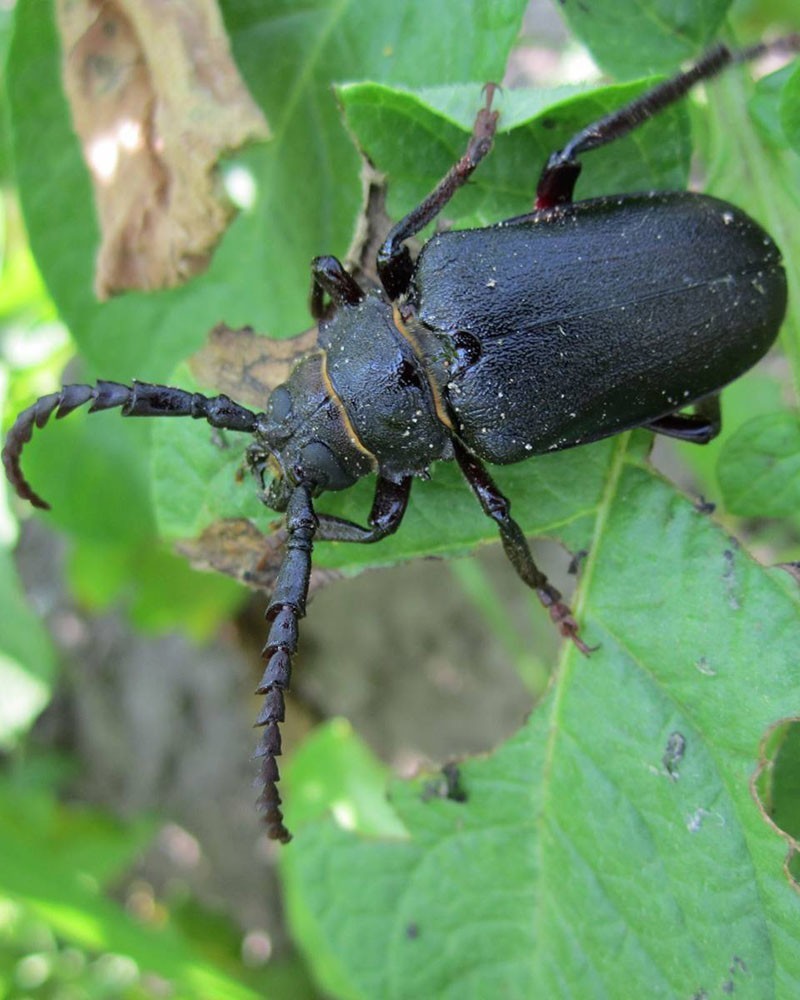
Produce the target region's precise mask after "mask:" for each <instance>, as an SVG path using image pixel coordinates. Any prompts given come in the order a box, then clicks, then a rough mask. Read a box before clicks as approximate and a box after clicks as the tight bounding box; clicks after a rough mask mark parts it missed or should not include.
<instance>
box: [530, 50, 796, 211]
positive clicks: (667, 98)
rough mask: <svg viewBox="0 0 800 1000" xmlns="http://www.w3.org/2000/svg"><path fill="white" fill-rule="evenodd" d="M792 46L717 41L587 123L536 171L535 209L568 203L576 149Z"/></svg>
mask: <svg viewBox="0 0 800 1000" xmlns="http://www.w3.org/2000/svg"><path fill="white" fill-rule="evenodd" d="M798 48H800V34H797V35H788V36H786V37H785V38H781V39H778V40H777V41H775V42H772V43H763V44H760V45H753V46H750V47H749V48H746V49H742V50H740V51H738V52H736V51H732V50H731V49H729V48H728V46H727V45H717V46H715V47H714V48H713V49H709V51H708V52H706V53H705V54H704V55H702V56H701V57H700V59H698V61H697V62H696V63H695V64H694V65H693V66H691V67H690V68H689V69H687V70H686V71H685V72H683V73H678V74H677V75H676V76H673V77H671V78H670V79H669V80H665V81H664V82H663V83H659V84H658V85H657V86H655V87H653V88H652V89H651V90H648V91H646V92H645V93H644V94H642V95H641V96H640V97H637V98H635V100H633V101H630V102H629V103H628V104H625V105H623V106H622V107H621V108H617V110H616V111H612V112H611V113H610V114H607V115H605V116H604V117H602V118H599V119H598V120H597V121H596V122H592V123H591V125H587V126H586V128H583V129H581V131H580V132H578V133H577V134H576V135H574V136H573V137H572V138H571V139H570V141H569V142H568V143H567V145H566V146H564V148H563V149H561V150H559V151H558V152H557V153H553V154H552V156H551V157H550V159H549V160H548V161H547V164H546V166H545V168H544V170H543V171H542V174H541V177H540V178H539V184H538V186H537V188H536V210H537V211H540V210H542V209H546V208H552V207H553V206H554V205H564V204H568V203H569V202H571V201H572V195H573V192H574V190H575V182H576V181H577V179H578V174H580V172H581V163H580V161H579V159H578V157H579V156H580V154H581V153H586V152H588V151H589V150H590V149H597V148H598V147H599V146H605V145H606V144H607V143H609V142H614V140H615V139H620V138H622V136H624V135H627V134H628V133H629V132H632V131H633V130H634V129H636V128H638V127H639V126H640V125H643V124H644V123H645V122H646V121H649V120H650V119H651V118H652V117H653V116H654V115H657V114H658V113H659V112H660V111H663V110H664V108H666V107H669V105H670V104H674V103H675V102H676V101H679V100H681V98H682V97H684V95H685V94H686V93H687V92H688V91H689V90H691V88H692V87H694V86H695V85H696V84H698V83H700V82H701V81H703V80H710V79H711V78H712V77H714V76H716V75H717V74H718V73H720V72H721V71H722V70H723V69H725V67H726V66H729V65H730V64H731V63H735V62H747V61H748V60H750V59H757V58H758V57H759V56H762V55H764V54H765V53H766V52H769V51H773V50H779V49H786V50H789V51H797V50H798Z"/></svg>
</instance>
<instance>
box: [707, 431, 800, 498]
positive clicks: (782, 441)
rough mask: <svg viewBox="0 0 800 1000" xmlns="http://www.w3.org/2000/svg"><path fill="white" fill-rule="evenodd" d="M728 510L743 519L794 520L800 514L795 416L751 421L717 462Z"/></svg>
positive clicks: (799, 449) (799, 461)
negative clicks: (770, 518)
mask: <svg viewBox="0 0 800 1000" xmlns="http://www.w3.org/2000/svg"><path fill="white" fill-rule="evenodd" d="M718 476H719V484H720V488H721V489H722V496H723V499H724V502H725V507H726V509H727V510H729V511H730V512H731V513H732V514H738V515H740V516H741V517H792V516H794V515H795V514H796V513H797V511H798V509H800V421H798V418H797V415H796V414H793V413H773V414H770V415H768V416H763V417H758V418H756V419H755V420H750V421H749V422H748V423H746V424H744V426H743V427H740V428H739V430H738V431H737V432H736V434H734V435H733V437H731V438H729V439H728V441H727V443H726V445H725V447H724V449H723V450H722V453H721V454H720V457H719V466H718Z"/></svg>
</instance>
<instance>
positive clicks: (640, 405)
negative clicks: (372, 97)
mask: <svg viewBox="0 0 800 1000" xmlns="http://www.w3.org/2000/svg"><path fill="white" fill-rule="evenodd" d="M409 302H410V305H411V306H412V308H413V310H414V311H415V312H416V316H417V319H418V320H419V321H421V323H422V324H423V326H424V327H425V328H427V329H428V330H429V331H431V333H432V334H433V337H432V338H428V339H429V346H428V350H429V352H430V364H431V367H432V370H433V371H434V374H435V378H436V379H437V381H439V383H440V385H441V390H442V394H443V396H444V398H445V399H446V401H447V403H448V405H449V408H450V410H451V414H452V417H453V419H454V422H455V424H456V426H457V427H458V430H459V434H460V436H461V437H462V439H463V440H464V441H465V442H466V444H467V445H468V446H469V447H470V448H471V449H472V450H474V452H475V453H476V454H478V455H479V456H481V457H482V458H486V459H488V460H490V461H494V462H500V463H508V462H516V461H519V460H520V459H522V458H525V457H526V456H528V455H531V454H536V453H541V452H545V451H550V450H558V449H562V448H568V447H572V446H573V445H577V444H581V443H584V442H586V441H591V440H595V439H597V438H601V437H606V436H608V435H610V434H614V433H617V432H619V431H622V430H625V429H627V428H630V427H635V426H638V425H640V424H643V423H647V422H648V421H650V420H654V419H656V418H657V417H660V416H663V415H665V414H667V413H670V412H672V411H675V410H677V409H679V408H681V407H683V406H687V405H689V404H690V403H692V402H694V401H695V400H698V399H700V398H702V397H703V396H706V395H708V394H709V393H711V392H713V391H715V390H717V389H719V388H721V387H722V386H724V385H726V384H727V383H728V382H730V381H732V380H733V379H735V378H736V377H737V376H739V375H741V374H742V373H743V372H744V371H746V370H747V369H748V368H750V367H751V366H752V365H753V364H755V362H756V361H757V360H758V359H759V358H760V357H761V356H762V355H763V354H764V353H765V352H766V351H767V349H768V348H769V346H770V345H771V344H772V342H773V340H774V339H775V337H776V335H777V332H778V329H779V327H780V324H781V321H782V319H783V316H784V312H785V306H786V278H785V275H784V272H783V269H782V267H781V262H780V254H779V251H778V249H777V247H776V246H775V244H774V243H773V241H772V240H771V239H770V237H769V236H768V235H767V234H766V233H765V232H764V231H763V230H762V229H761V227H760V226H758V225H757V224H756V223H755V222H753V220H752V219H750V218H749V217H748V216H747V215H745V214H744V213H743V212H741V211H739V210H738V209H736V208H734V207H733V206H731V205H729V204H727V203H725V202H722V201H719V200H717V199H714V198H710V197H708V196H704V195H697V194H687V193H664V194H645V195H633V196H624V197H620V198H599V199H595V200H592V201H585V202H578V203H576V204H574V205H568V206H565V207H563V208H558V209H555V210H551V211H548V212H543V213H540V214H539V215H537V216H532V217H527V218H525V219H522V220H518V221H514V220H512V221H511V222H508V223H503V224H501V225H499V226H493V227H490V228H488V229H480V230H467V231H462V232H451V233H443V234H441V235H439V236H437V237H434V239H432V240H431V241H430V242H429V243H428V244H427V245H426V246H425V247H424V249H423V251H422V253H421V254H420V258H419V260H418V262H417V266H416V271H415V274H414V280H413V285H412V289H411V293H410V296H409ZM456 331H457V332H458V334H459V335H460V339H461V342H462V343H463V342H464V340H465V339H466V340H467V342H468V343H470V344H471V351H470V352H469V353H470V355H471V358H470V363H469V364H464V362H463V352H462V354H461V355H459V356H458V357H454V354H453V351H452V344H453V342H454V341H453V336H452V335H453V334H454V333H456ZM430 340H433V341H434V344H435V346H433V345H430Z"/></svg>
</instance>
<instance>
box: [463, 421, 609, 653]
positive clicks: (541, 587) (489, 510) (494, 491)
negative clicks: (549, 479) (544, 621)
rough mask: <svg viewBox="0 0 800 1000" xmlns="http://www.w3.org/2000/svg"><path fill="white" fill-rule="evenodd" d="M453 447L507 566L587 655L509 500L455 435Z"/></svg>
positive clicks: (588, 648)
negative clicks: (494, 530) (496, 530)
mask: <svg viewBox="0 0 800 1000" xmlns="http://www.w3.org/2000/svg"><path fill="white" fill-rule="evenodd" d="M453 449H454V451H455V454H456V460H457V461H458V464H459V466H460V468H461V471H462V472H463V474H464V478H465V479H466V480H467V482H468V483H469V485H470V486H471V487H472V492H473V493H474V494H475V496H476V497H477V498H478V502H479V503H480V505H481V507H482V508H483V512H484V513H485V514H486V515H488V516H489V517H491V519H492V520H493V521H494V522H495V524H496V525H497V527H498V528H499V529H500V540H501V541H502V543H503V548H504V549H505V553H506V555H507V556H508V558H509V560H510V562H511V565H512V566H513V567H514V569H515V570H516V571H517V573H518V574H519V576H520V577H521V579H522V580H523V582H524V583H526V584H527V585H528V586H529V587H530V588H531V589H532V590H535V591H536V596H537V597H538V598H539V600H540V601H541V602H542V604H543V606H544V607H545V608H546V609H547V611H548V612H549V614H550V618H551V619H552V620H553V622H555V624H556V625H557V626H558V628H559V631H560V632H561V634H562V635H563V636H564V637H565V638H567V639H571V640H572V641H573V642H574V643H575V645H576V646H577V647H578V649H579V650H580V651H581V652H582V653H584V654H585V655H586V656H588V655H589V653H591V652H592V651H593V650H592V647H590V646H587V645H586V643H585V642H584V641H583V639H581V637H580V636H579V635H578V623H577V622H576V621H575V619H574V618H573V617H572V612H571V611H570V609H569V607H568V606H567V605H566V604H564V602H563V601H562V599H561V594H560V593H559V591H558V590H556V588H555V587H554V586H553V585H552V584H551V583H550V581H549V580H548V579H547V577H546V576H545V575H544V573H543V572H542V571H541V570H540V569H539V567H538V566H537V565H536V563H535V562H534V561H533V555H532V554H531V550H530V546H529V545H528V542H527V539H526V538H525V535H524V534H523V532H522V528H520V526H519V525H518V524H517V522H516V521H515V520H514V518H513V517H512V516H511V504H510V502H509V501H508V499H507V498H506V497H505V496H503V494H502V493H501V491H500V489H499V488H498V486H497V485H496V483H495V482H494V481H493V480H492V477H491V476H490V475H489V473H488V472H487V471H486V469H485V468H484V467H483V464H482V463H481V462H480V461H479V460H478V459H477V458H476V457H475V456H474V455H472V454H470V452H468V451H467V449H466V448H465V447H464V445H463V444H462V443H461V442H460V441H458V440H457V439H456V438H453Z"/></svg>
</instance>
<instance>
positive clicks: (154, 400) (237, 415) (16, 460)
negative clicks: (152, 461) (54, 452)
mask: <svg viewBox="0 0 800 1000" xmlns="http://www.w3.org/2000/svg"><path fill="white" fill-rule="evenodd" d="M88 402H91V404H92V405H91V406H90V407H89V412H90V413H95V412H97V411H98V410H111V409H114V408H115V407H117V406H119V407H121V408H122V416H123V417H194V419H195V420H207V421H208V422H209V423H210V424H211V426H212V427H219V428H221V429H223V430H230V431H245V432H246V433H252V432H253V431H254V430H255V428H256V414H255V413H252V412H251V411H250V410H247V409H245V407H243V406H239V404H238V403H234V402H233V400H231V399H229V398H228V397H227V396H210V397H209V396H203V395H201V394H200V393H199V392H185V391H184V390H183V389H173V388H172V387H170V386H167V385H153V384H151V383H149V382H134V383H133V385H132V386H130V387H129V386H127V385H120V384H119V383H118V382H104V381H100V380H98V382H97V384H96V385H93V386H92V385H65V386H63V387H62V388H61V389H60V390H59V392H52V393H50V395H48V396H41V397H40V398H39V399H37V400H36V402H35V403H34V404H33V405H32V406H29V407H28V409H27V410H23V411H22V413H20V415H19V416H18V417H17V419H16V420H15V421H14V424H13V426H12V427H11V430H10V431H9V432H8V436H7V438H6V443H5V446H4V447H3V465H4V467H5V470H6V475H7V476H8V479H9V482H10V483H11V485H12V486H13V487H14V489H15V490H16V492H17V494H18V495H19V496H21V497H22V499H23V500H29V501H30V502H31V503H32V504H33V506H34V507H40V508H41V509H42V510H49V509H50V504H49V503H47V501H46V500H43V499H42V498H41V497H40V496H39V494H38V493H36V492H35V491H34V490H33V488H32V487H31V486H30V484H29V483H28V481H27V480H26V479H25V476H24V475H23V473H22V469H21V467H20V457H21V455H22V449H23V448H24V447H25V445H26V444H27V443H28V441H30V439H31V437H32V435H33V428H34V426H36V427H44V425H45V424H46V423H47V421H48V420H49V419H50V417H51V416H52V415H53V413H54V412H55V415H56V419H57V420H60V419H61V418H62V417H66V416H67V414H69V413H72V411H73V410H75V409H77V408H78V407H79V406H83V405H84V403H88Z"/></svg>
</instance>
